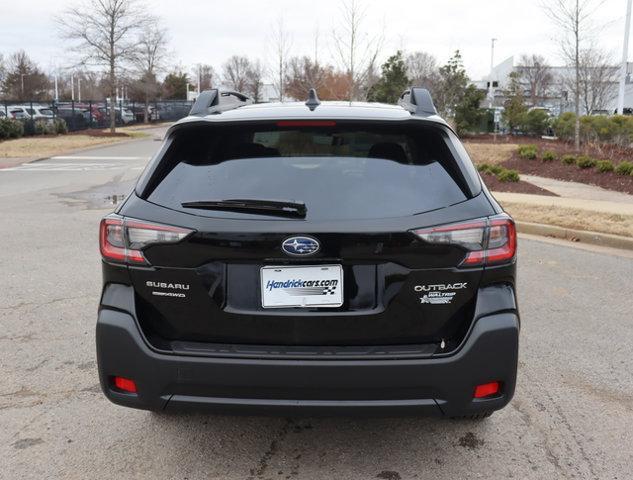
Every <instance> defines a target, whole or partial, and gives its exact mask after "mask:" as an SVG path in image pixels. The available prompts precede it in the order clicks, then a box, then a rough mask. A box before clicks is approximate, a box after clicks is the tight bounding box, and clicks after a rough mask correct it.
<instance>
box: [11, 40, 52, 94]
mask: <svg viewBox="0 0 633 480" xmlns="http://www.w3.org/2000/svg"><path fill="white" fill-rule="evenodd" d="M1 87H2V90H3V91H4V94H5V95H6V97H7V98H9V99H11V100H16V99H17V100H21V101H24V100H44V99H46V98H50V83H49V80H48V77H47V76H46V75H45V74H44V73H43V72H42V71H41V70H40V69H39V67H38V66H37V65H36V64H35V62H33V61H32V60H31V59H30V58H29V56H28V55H27V54H26V52H25V51H24V50H18V51H17V52H15V53H13V54H12V55H10V56H9V57H8V59H7V66H6V72H5V74H4V80H3V82H2V85H1Z"/></svg>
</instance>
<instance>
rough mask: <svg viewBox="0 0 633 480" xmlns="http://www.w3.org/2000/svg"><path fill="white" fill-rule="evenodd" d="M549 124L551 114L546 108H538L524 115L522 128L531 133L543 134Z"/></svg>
mask: <svg viewBox="0 0 633 480" xmlns="http://www.w3.org/2000/svg"><path fill="white" fill-rule="evenodd" d="M549 125H550V119H549V114H548V113H547V112H546V111H545V110H543V109H538V108H537V109H534V110H530V111H529V112H527V113H526V114H525V115H523V118H522V122H521V125H520V128H521V130H523V131H524V132H526V133H528V134H530V135H543V134H544V133H546V131H547V128H548V127H549Z"/></svg>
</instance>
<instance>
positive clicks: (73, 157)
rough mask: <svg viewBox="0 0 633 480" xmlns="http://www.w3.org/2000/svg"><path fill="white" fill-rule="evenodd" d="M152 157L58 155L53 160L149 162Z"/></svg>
mask: <svg viewBox="0 0 633 480" xmlns="http://www.w3.org/2000/svg"><path fill="white" fill-rule="evenodd" d="M149 158H150V157H119V156H89V155H85V156H84V155H77V156H73V155H67V156H66V155H58V156H56V157H50V159H51V160H148V159H149Z"/></svg>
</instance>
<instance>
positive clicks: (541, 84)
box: [517, 54, 554, 106]
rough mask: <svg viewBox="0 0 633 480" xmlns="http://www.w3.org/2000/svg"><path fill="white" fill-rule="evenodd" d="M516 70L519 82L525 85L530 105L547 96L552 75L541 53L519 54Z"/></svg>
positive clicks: (552, 79) (552, 78)
mask: <svg viewBox="0 0 633 480" xmlns="http://www.w3.org/2000/svg"><path fill="white" fill-rule="evenodd" d="M517 72H518V73H519V80H520V82H521V83H522V84H525V85H527V88H528V91H529V100H530V103H531V104H532V106H535V105H537V104H538V103H539V101H540V100H542V99H543V98H545V97H547V96H548V94H549V91H550V88H551V86H552V83H553V81H554V76H553V75H552V69H551V67H550V66H549V65H548V64H547V62H546V61H545V58H544V57H543V56H542V55H536V54H532V55H521V58H520V59H519V64H518V65H517Z"/></svg>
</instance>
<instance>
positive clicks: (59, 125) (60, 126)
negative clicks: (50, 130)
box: [55, 118, 68, 134]
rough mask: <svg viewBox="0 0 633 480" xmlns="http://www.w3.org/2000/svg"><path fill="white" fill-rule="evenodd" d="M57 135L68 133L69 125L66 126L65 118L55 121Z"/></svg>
mask: <svg viewBox="0 0 633 480" xmlns="http://www.w3.org/2000/svg"><path fill="white" fill-rule="evenodd" d="M55 133H57V134H65V133H68V125H66V121H65V120H64V119H63V118H56V119H55Z"/></svg>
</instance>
